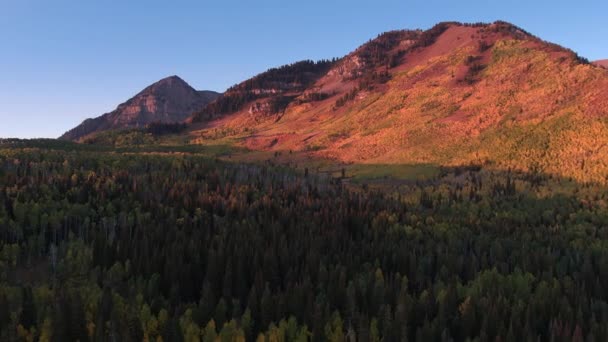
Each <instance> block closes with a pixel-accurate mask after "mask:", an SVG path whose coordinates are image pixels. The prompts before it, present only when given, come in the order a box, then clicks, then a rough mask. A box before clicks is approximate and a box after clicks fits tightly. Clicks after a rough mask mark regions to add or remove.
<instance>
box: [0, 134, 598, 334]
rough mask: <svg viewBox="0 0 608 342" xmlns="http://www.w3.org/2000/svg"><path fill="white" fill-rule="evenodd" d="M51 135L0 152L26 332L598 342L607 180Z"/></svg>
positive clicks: (7, 274) (6, 227)
mask: <svg viewBox="0 0 608 342" xmlns="http://www.w3.org/2000/svg"><path fill="white" fill-rule="evenodd" d="M36 144H38V145H36ZM41 144H42V145H41ZM62 144H63V143H59V142H48V143H47V142H44V141H43V142H38V143H32V142H30V143H28V142H19V143H18V144H16V145H15V144H13V145H12V146H10V147H6V145H1V144H0V166H1V167H0V171H1V172H0V234H1V239H0V258H1V259H0V328H4V327H6V326H11V325H12V326H15V327H18V326H21V327H22V328H23V329H21V330H18V329H17V331H19V333H20V334H26V335H27V334H33V336H34V337H36V334H38V333H40V334H42V331H44V330H45V329H46V328H44V327H46V326H47V325H48V324H55V323H56V324H57V326H54V325H53V326H54V334H55V333H56V334H59V336H60V337H62V338H61V339H63V340H75V339H77V337H78V336H79V335H78V334H88V335H89V337H90V338H92V337H94V336H96V337H99V338H103V337H104V336H108V335H112V336H116V335H118V336H131V337H133V338H134V339H139V340H141V338H140V337H142V336H144V335H145V336H147V337H148V338H149V339H156V338H157V337H163V338H165V339H168V340H171V338H172V337H171V336H174V334H178V335H180V336H181V337H184V338H186V339H188V338H187V336H189V334H195V335H197V336H200V335H202V334H203V332H204V333H205V334H207V333H209V334H210V335H209V336H212V335H213V334H221V333H224V334H225V335H223V336H235V334H236V335H239V336H245V337H246V338H247V340H253V339H254V338H255V337H256V336H258V335H259V334H264V335H265V336H274V334H279V333H280V331H283V334H291V335H283V336H291V337H293V339H294V340H295V339H296V338H295V337H297V336H300V334H301V336H308V337H309V336H310V335H311V334H312V335H313V336H317V337H319V336H321V337H323V338H327V339H331V336H338V337H337V338H338V340H340V336H345V335H350V336H354V335H356V336H357V339H358V340H365V341H367V340H374V339H375V337H378V336H381V337H383V338H384V339H385V340H388V341H398V340H405V339H408V340H412V341H417V340H420V341H433V340H458V341H462V340H466V339H467V338H470V339H475V338H477V339H485V340H518V339H525V340H538V339H540V340H555V339H557V338H561V339H562V340H571V339H575V340H576V339H579V337H580V338H583V339H588V340H594V339H596V340H606V338H607V337H608V330H607V327H606V326H605V325H602V324H601V322H606V321H608V243H607V241H608V211H607V210H606V194H607V193H608V192H607V191H606V188H605V187H604V186H602V185H599V184H591V183H586V184H579V183H577V182H575V181H573V180H569V179H563V178H560V177H555V176H552V175H546V174H540V173H526V172H514V171H509V170H493V169H490V168H486V167H483V166H477V165H467V166H462V167H441V166H434V165H371V166H369V165H366V166H361V165H354V164H351V165H339V164H338V165H336V164H335V163H334V164H332V163H331V162H330V161H321V162H319V161H315V160H305V159H303V158H302V156H297V157H298V158H299V159H297V160H286V159H282V158H284V157H282V156H280V155H270V156H266V157H267V158H266V159H264V160H263V161H262V162H257V163H242V162H239V160H240V159H239V158H240V157H239V155H237V154H230V153H229V154H227V155H225V156H224V157H222V158H221V159H220V158H218V156H217V155H205V154H204V153H200V154H199V153H184V154H179V155H166V154H154V155H151V154H149V153H141V154H138V153H134V151H132V150H131V151H116V150H101V151H95V150H91V149H90V148H89V147H86V146H80V145H78V146H75V145H74V144H71V143H67V144H66V145H62ZM49 146H50V147H49ZM62 146H64V147H62ZM62 151H69V153H63V152H62ZM107 152H112V153H107ZM113 152H119V153H113ZM121 152H123V153H121ZM98 159H103V162H99V160H98ZM296 164H298V165H297V166H296ZM342 169H344V171H342ZM357 172H359V174H357ZM394 172H396V173H397V177H394V178H393V177H391V175H393V174H394ZM411 175H423V177H422V178H418V177H411ZM345 185H346V186H345ZM40 260H46V261H44V262H40ZM41 267H45V268H47V271H46V272H44V271H41V270H40V268H41ZM33 271H36V272H38V273H39V274H40V275H43V276H41V277H31V272H33ZM45 276H46V279H45ZM7 308H8V309H7ZM2 310H4V311H2ZM7 310H8V311H7ZM6 312H8V314H7V315H6V314H5V313H6ZM73 312H80V313H82V314H79V315H74V314H72V313H73ZM47 320H48V322H52V323H48V322H47ZM56 320H59V321H56ZM63 320H65V321H63ZM71 320H73V322H72V321H71ZM45 322H47V323H45ZM66 322H67V323H66ZM151 322H154V323H151ZM161 322H162V323H161ZM211 322H213V323H211ZM288 322H291V323H288ZM68 323H69V324H68ZM45 324H46V325H45ZM64 326H68V327H70V326H73V327H76V328H74V329H64V328H62V327H64ZM87 326H89V327H92V328H91V329H89V330H88V332H87V330H86V329H83V330H82V331H81V330H79V328H78V327H87ZM32 327H34V328H35V329H34V330H32V329H30V328H32ZM28 329H29V330H28ZM0 330H2V329H0ZM2 331H3V332H2V333H0V339H3V340H4V339H6V338H9V337H10V336H9V335H7V334H8V332H7V331H15V330H11V329H5V330H2ZM3 334H4V335H3ZM230 334H232V335H230ZM334 334H336V335H334ZM373 335H376V336H375V337H373ZM82 336H84V335H82ZM190 337H192V336H190ZM80 339H81V340H82V338H80ZM287 340H290V338H287Z"/></svg>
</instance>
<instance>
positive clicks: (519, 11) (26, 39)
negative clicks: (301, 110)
mask: <svg viewBox="0 0 608 342" xmlns="http://www.w3.org/2000/svg"><path fill="white" fill-rule="evenodd" d="M607 13H608V1H606V0H589V1H564V0H554V1H545V0H525V1H522V0H503V1H490V0H485V1H484V0H471V1H454V0H444V1H439V0H420V1H419V0H402V1H393V0H373V1H372V0H368V1H359V0H349V1H346V0H324V1H320V0H308V1H289V0H282V1H279V0H256V1H253V0H241V1H235V0H215V1H213V2H211V1H207V0H200V1H179V0H175V1H169V0H164V1H157V0H147V1H134V0H106V1H101V0H99V1H88V0H87V1H85V0H70V1H68V0H52V1H50V0H0V46H1V47H2V48H1V49H0V137H8V136H11V137H57V136H59V135H60V134H61V133H63V132H64V131H66V130H67V129H69V128H71V127H73V126H75V125H77V124H79V123H80V122H81V121H82V120H83V119H85V118H87V117H93V116H97V115H100V114H102V113H105V112H108V111H111V110H113V109H114V108H115V107H116V105H118V104H119V103H120V102H122V101H125V100H127V99H128V98H129V97H131V96H132V95H134V94H135V93H137V92H138V91H139V90H141V89H142V88H144V87H145V86H146V85H148V84H150V83H153V82H155V81H157V80H159V79H161V78H163V77H165V76H169V75H174V74H177V75H179V76H181V77H182V78H184V79H185V80H186V81H187V82H189V83H190V84H191V85H192V86H193V87H195V88H197V89H211V90H217V91H223V90H225V89H226V88H227V87H228V86H230V85H232V84H235V83H237V82H239V81H241V80H244V79H246V78H248V77H250V76H253V75H255V74H257V73H260V72H262V71H264V70H266V69H268V68H270V67H273V66H278V65H282V64H285V63H290V62H294V61H297V60H302V59H320V58H331V57H340V56H343V55H345V54H346V53H348V52H350V51H352V50H353V49H354V48H356V47H357V46H358V45H360V44H361V43H364V42H365V41H367V40H368V39H370V38H373V37H375V36H376V35H377V34H378V33H380V32H383V31H387V30H392V29H404V28H411V29H414V28H429V27H431V26H432V25H434V24H435V23H437V22H440V21H448V20H450V21H451V20H455V21H463V22H478V21H483V22H491V21H494V20H498V19H502V20H506V21H510V22H512V23H514V24H516V25H519V26H521V27H523V28H524V29H526V30H527V31H530V32H532V33H533V34H535V35H537V36H540V37H541V38H543V39H545V40H549V41H553V42H556V43H559V44H561V45H564V46H566V47H569V48H571V49H573V50H575V51H577V52H578V53H579V54H581V55H582V56H585V57H588V58H589V59H591V60H594V59H600V58H608V44H607V42H608V40H607V37H608V25H606V20H607V19H608V16H607Z"/></svg>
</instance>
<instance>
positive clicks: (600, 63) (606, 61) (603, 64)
mask: <svg viewBox="0 0 608 342" xmlns="http://www.w3.org/2000/svg"><path fill="white" fill-rule="evenodd" d="M593 64H595V65H597V66H601V67H604V68H608V59H602V60H599V61H595V62H593Z"/></svg>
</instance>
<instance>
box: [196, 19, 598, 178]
mask: <svg viewBox="0 0 608 342" xmlns="http://www.w3.org/2000/svg"><path fill="white" fill-rule="evenodd" d="M296 66H297V67H296ZM294 67H295V68H294ZM301 67H302V66H301V65H299V64H297V63H296V64H294V65H292V66H286V67H283V68H279V69H273V70H270V71H269V72H268V73H263V74H261V75H259V76H257V77H255V78H253V79H251V80H248V81H245V82H243V83H241V84H240V85H239V86H237V87H235V88H233V89H231V90H229V91H228V92H227V93H226V94H224V95H223V96H222V97H220V98H219V99H218V100H217V101H215V102H214V103H212V104H210V105H209V106H208V107H207V108H205V109H204V110H202V111H201V112H199V113H197V114H195V115H194V116H193V117H192V118H191V121H192V123H193V125H192V128H191V131H190V134H191V137H192V141H193V142H195V143H213V142H218V141H220V140H222V141H229V142H232V143H236V144H238V145H242V146H245V147H248V148H250V149H253V150H264V151H276V152H278V151H291V152H303V153H306V154H308V155H310V156H312V157H323V158H332V159H335V160H338V161H340V162H345V163H370V164H424V163H428V164H437V165H462V164H483V165H492V166H493V167H500V168H504V169H522V170H527V171H534V172H538V173H548V174H559V175H563V176H568V177H574V178H576V179H579V180H594V181H601V180H605V177H606V176H605V175H606V174H608V149H606V148H604V147H605V146H608V127H607V121H606V117H607V116H608V96H607V95H606V94H607V92H606V91H607V90H608V70H606V69H604V68H601V67H597V66H595V65H593V64H590V63H588V62H587V61H586V60H585V59H584V58H580V57H579V56H578V55H576V54H575V53H574V52H572V51H571V50H568V49H566V48H563V47H560V46H558V45H555V44H551V43H548V42H545V41H543V40H541V39H539V38H537V37H535V36H533V35H531V34H530V33H528V32H526V31H524V30H523V29H521V28H518V27H516V26H514V25H511V24H509V23H505V22H496V23H493V24H461V23H441V24H438V25H436V26H435V27H433V28H432V29H430V30H427V31H420V30H417V31H393V32H388V33H385V34H382V35H380V36H378V37H377V38H376V39H374V40H371V41H370V42H368V43H366V44H364V45H362V46H361V47H359V48H358V49H357V50H355V51H354V52H353V53H351V54H349V55H347V56H345V57H344V58H342V59H340V60H336V61H332V62H323V63H319V64H318V65H317V64H315V63H311V62H308V63H307V64H306V68H305V69H306V70H305V71H304V72H301V71H299V69H300V68H301ZM278 70H282V71H284V72H283V73H281V72H277V71H278Z"/></svg>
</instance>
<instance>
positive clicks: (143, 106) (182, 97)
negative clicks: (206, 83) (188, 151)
mask: <svg viewBox="0 0 608 342" xmlns="http://www.w3.org/2000/svg"><path fill="white" fill-rule="evenodd" d="M218 96H219V94H218V93H216V92H213V91H197V90H195V89H193V88H192V87H191V86H190V85H188V83H186V82H185V81H184V80H182V79H181V78H179V77H178V76H171V77H167V78H165V79H162V80H160V81H158V82H156V83H154V84H152V85H150V86H148V87H147V88H145V89H144V90H142V91H141V92H140V93H138V94H137V95H135V96H134V97H133V98H131V99H129V100H128V101H127V102H125V103H123V104H121V105H119V106H118V107H117V108H116V109H115V110H114V111H112V112H110V113H106V114H103V115H102V116H99V117H97V118H93V119H87V120H85V121H84V122H83V123H81V124H80V125H78V126H77V127H75V128H73V129H71V130H69V131H68V132H66V133H65V134H64V135H62V136H61V137H60V139H66V140H80V139H83V138H85V137H87V136H90V135H92V134H95V133H97V132H101V131H106V130H111V129H125V128H133V127H142V126H145V125H147V124H149V123H152V122H162V123H174V122H181V121H183V120H184V119H186V118H188V117H189V116H190V115H191V114H192V113H193V112H195V111H197V110H199V109H200V108H202V107H204V106H205V105H206V104H208V103H209V102H211V101H213V100H215V99H216V98H217V97H218Z"/></svg>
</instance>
